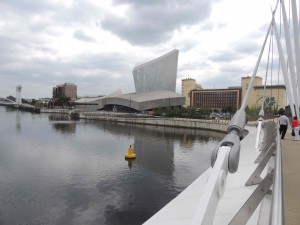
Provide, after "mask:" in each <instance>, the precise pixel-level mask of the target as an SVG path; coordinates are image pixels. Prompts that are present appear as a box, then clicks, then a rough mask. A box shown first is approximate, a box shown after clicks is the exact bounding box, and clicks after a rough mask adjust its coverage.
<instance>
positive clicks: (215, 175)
mask: <svg viewBox="0 0 300 225" xmlns="http://www.w3.org/2000/svg"><path fill="white" fill-rule="evenodd" d="M230 149H231V148H230V147H226V146H222V147H220V149H219V151H218V157H217V160H216V162H215V165H214V167H213V168H212V172H211V174H210V176H209V179H208V181H207V185H206V186H205V189H204V192H203V195H202V196H203V197H202V199H201V201H200V202H199V204H198V207H197V209H196V212H195V214H194V217H193V220H192V223H191V225H205V224H213V219H214V215H215V213H216V210H217V206H218V203H219V201H220V199H221V198H222V196H223V193H224V190H225V184H226V178H227V174H228V154H229V152H230Z"/></svg>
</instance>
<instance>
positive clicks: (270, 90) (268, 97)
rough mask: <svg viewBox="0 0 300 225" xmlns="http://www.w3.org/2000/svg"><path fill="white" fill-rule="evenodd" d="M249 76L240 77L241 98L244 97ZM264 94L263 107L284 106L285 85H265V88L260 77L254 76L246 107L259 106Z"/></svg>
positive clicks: (278, 107)
mask: <svg viewBox="0 0 300 225" xmlns="http://www.w3.org/2000/svg"><path fill="white" fill-rule="evenodd" d="M250 79H251V77H249V76H247V77H242V99H244V97H245V95H246V92H247V89H248V86H249V83H250ZM264 96H265V107H268V106H269V107H275V108H277V109H280V108H285V106H286V87H285V85H279V84H278V85H267V86H266V88H265V90H264V86H263V84H262V78H261V77H258V76H256V77H255V79H254V84H253V87H252V90H251V92H250V96H249V100H248V107H250V108H260V107H261V104H262V100H263V97H264Z"/></svg>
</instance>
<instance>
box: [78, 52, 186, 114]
mask: <svg viewBox="0 0 300 225" xmlns="http://www.w3.org/2000/svg"><path fill="white" fill-rule="evenodd" d="M178 53H179V51H178V50H177V49H174V50H172V51H171V52H169V53H167V54H165V55H163V56H160V57H158V58H156V59H154V60H151V61H149V62H146V63H143V64H141V65H138V66H136V67H134V69H133V71H132V74H133V79H134V85H135V89H136V92H135V93H128V94H122V92H121V91H118V92H116V93H114V94H111V95H108V96H104V97H101V98H98V99H94V100H92V101H89V104H95V103H97V109H105V110H111V111H118V112H143V113H146V112H149V113H153V109H157V108H164V107H172V106H182V105H183V104H184V96H182V95H180V94H178V93H176V92H175V89H176V78H177V64H178ZM78 103H79V104H83V103H85V99H82V100H78V101H76V102H75V104H78Z"/></svg>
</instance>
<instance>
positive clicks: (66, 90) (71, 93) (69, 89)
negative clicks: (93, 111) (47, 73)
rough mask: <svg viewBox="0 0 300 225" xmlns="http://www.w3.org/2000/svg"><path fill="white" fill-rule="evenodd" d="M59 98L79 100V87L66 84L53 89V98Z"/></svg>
mask: <svg viewBox="0 0 300 225" xmlns="http://www.w3.org/2000/svg"><path fill="white" fill-rule="evenodd" d="M58 96H65V97H69V98H70V99H71V100H75V99H76V98H77V85H75V84H73V83H64V84H61V85H57V86H56V87H53V92H52V97H53V98H57V97H58Z"/></svg>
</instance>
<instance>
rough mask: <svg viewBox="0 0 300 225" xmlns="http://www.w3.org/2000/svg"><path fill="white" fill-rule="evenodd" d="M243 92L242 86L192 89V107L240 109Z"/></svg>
mask: <svg viewBox="0 0 300 225" xmlns="http://www.w3.org/2000/svg"><path fill="white" fill-rule="evenodd" d="M241 92H242V90H241V88H228V89H202V90H192V91H191V107H195V108H209V109H217V110H222V109H225V108H233V109H238V108H239V107H240V105H241Z"/></svg>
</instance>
